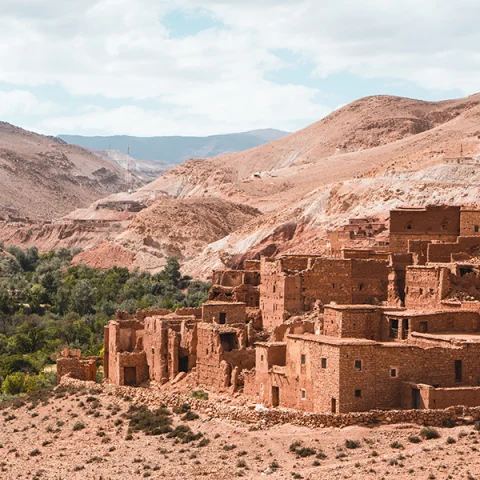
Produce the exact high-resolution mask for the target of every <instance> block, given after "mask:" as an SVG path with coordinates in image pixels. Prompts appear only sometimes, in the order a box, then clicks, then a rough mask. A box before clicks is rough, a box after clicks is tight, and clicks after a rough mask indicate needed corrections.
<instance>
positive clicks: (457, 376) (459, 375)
mask: <svg viewBox="0 0 480 480" xmlns="http://www.w3.org/2000/svg"><path fill="white" fill-rule="evenodd" d="M462 377H463V374H462V361H461V360H455V381H456V382H461V381H462Z"/></svg>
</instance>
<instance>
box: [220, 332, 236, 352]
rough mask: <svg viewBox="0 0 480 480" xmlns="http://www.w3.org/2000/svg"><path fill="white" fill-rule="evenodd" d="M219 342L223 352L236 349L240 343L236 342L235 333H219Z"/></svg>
mask: <svg viewBox="0 0 480 480" xmlns="http://www.w3.org/2000/svg"><path fill="white" fill-rule="evenodd" d="M220 343H221V344H222V348H223V351H224V352H231V351H232V350H238V349H239V348H240V345H239V343H238V337H237V335H236V334H235V333H231V332H228V333H221V334H220Z"/></svg>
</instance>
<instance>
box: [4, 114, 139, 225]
mask: <svg viewBox="0 0 480 480" xmlns="http://www.w3.org/2000/svg"><path fill="white" fill-rule="evenodd" d="M136 183H137V185H139V184H140V183H139V182H138V180H136ZM126 188H127V183H126V175H125V170H124V169H122V168H121V167H119V166H118V165H113V164H112V163H110V162H107V161H106V160H104V159H102V158H101V157H99V156H98V155H95V154H93V153H92V152H89V151H87V150H85V149H83V148H81V147H77V146H74V145H66V144H65V143H64V142H62V141H60V140H58V139H56V138H53V137H46V136H43V135H37V134H35V133H32V132H28V131H26V130H22V129H21V128H17V127H14V126H13V125H10V124H7V123H2V122H0V217H4V218H6V217H7V216H12V217H30V218H32V219H35V220H52V219H54V218H58V217H60V216H62V215H65V214H66V213H68V212H70V211H71V210H73V209H75V208H77V207H80V206H87V205H89V204H90V203H91V202H92V201H94V200H95V199H98V198H100V197H103V196H105V195H108V194H110V193H114V192H119V191H123V190H125V189H126Z"/></svg>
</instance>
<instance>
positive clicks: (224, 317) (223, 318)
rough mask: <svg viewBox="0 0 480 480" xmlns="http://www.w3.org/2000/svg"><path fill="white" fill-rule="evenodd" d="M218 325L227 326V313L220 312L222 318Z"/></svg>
mask: <svg viewBox="0 0 480 480" xmlns="http://www.w3.org/2000/svg"><path fill="white" fill-rule="evenodd" d="M218 323H219V324H220V325H225V324H226V323H227V313H226V312H220V318H219V320H218Z"/></svg>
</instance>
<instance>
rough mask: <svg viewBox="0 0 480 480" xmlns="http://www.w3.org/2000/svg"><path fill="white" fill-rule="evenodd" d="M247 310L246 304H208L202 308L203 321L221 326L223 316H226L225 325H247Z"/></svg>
mask: <svg viewBox="0 0 480 480" xmlns="http://www.w3.org/2000/svg"><path fill="white" fill-rule="evenodd" d="M246 309H247V306H246V305H245V303H230V302H207V303H204V304H203V306H202V321H203V322H207V323H217V324H220V322H221V321H223V320H222V314H224V315H225V320H224V323H225V324H228V325H231V324H235V323H245V322H246V318H247V313H246Z"/></svg>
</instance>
